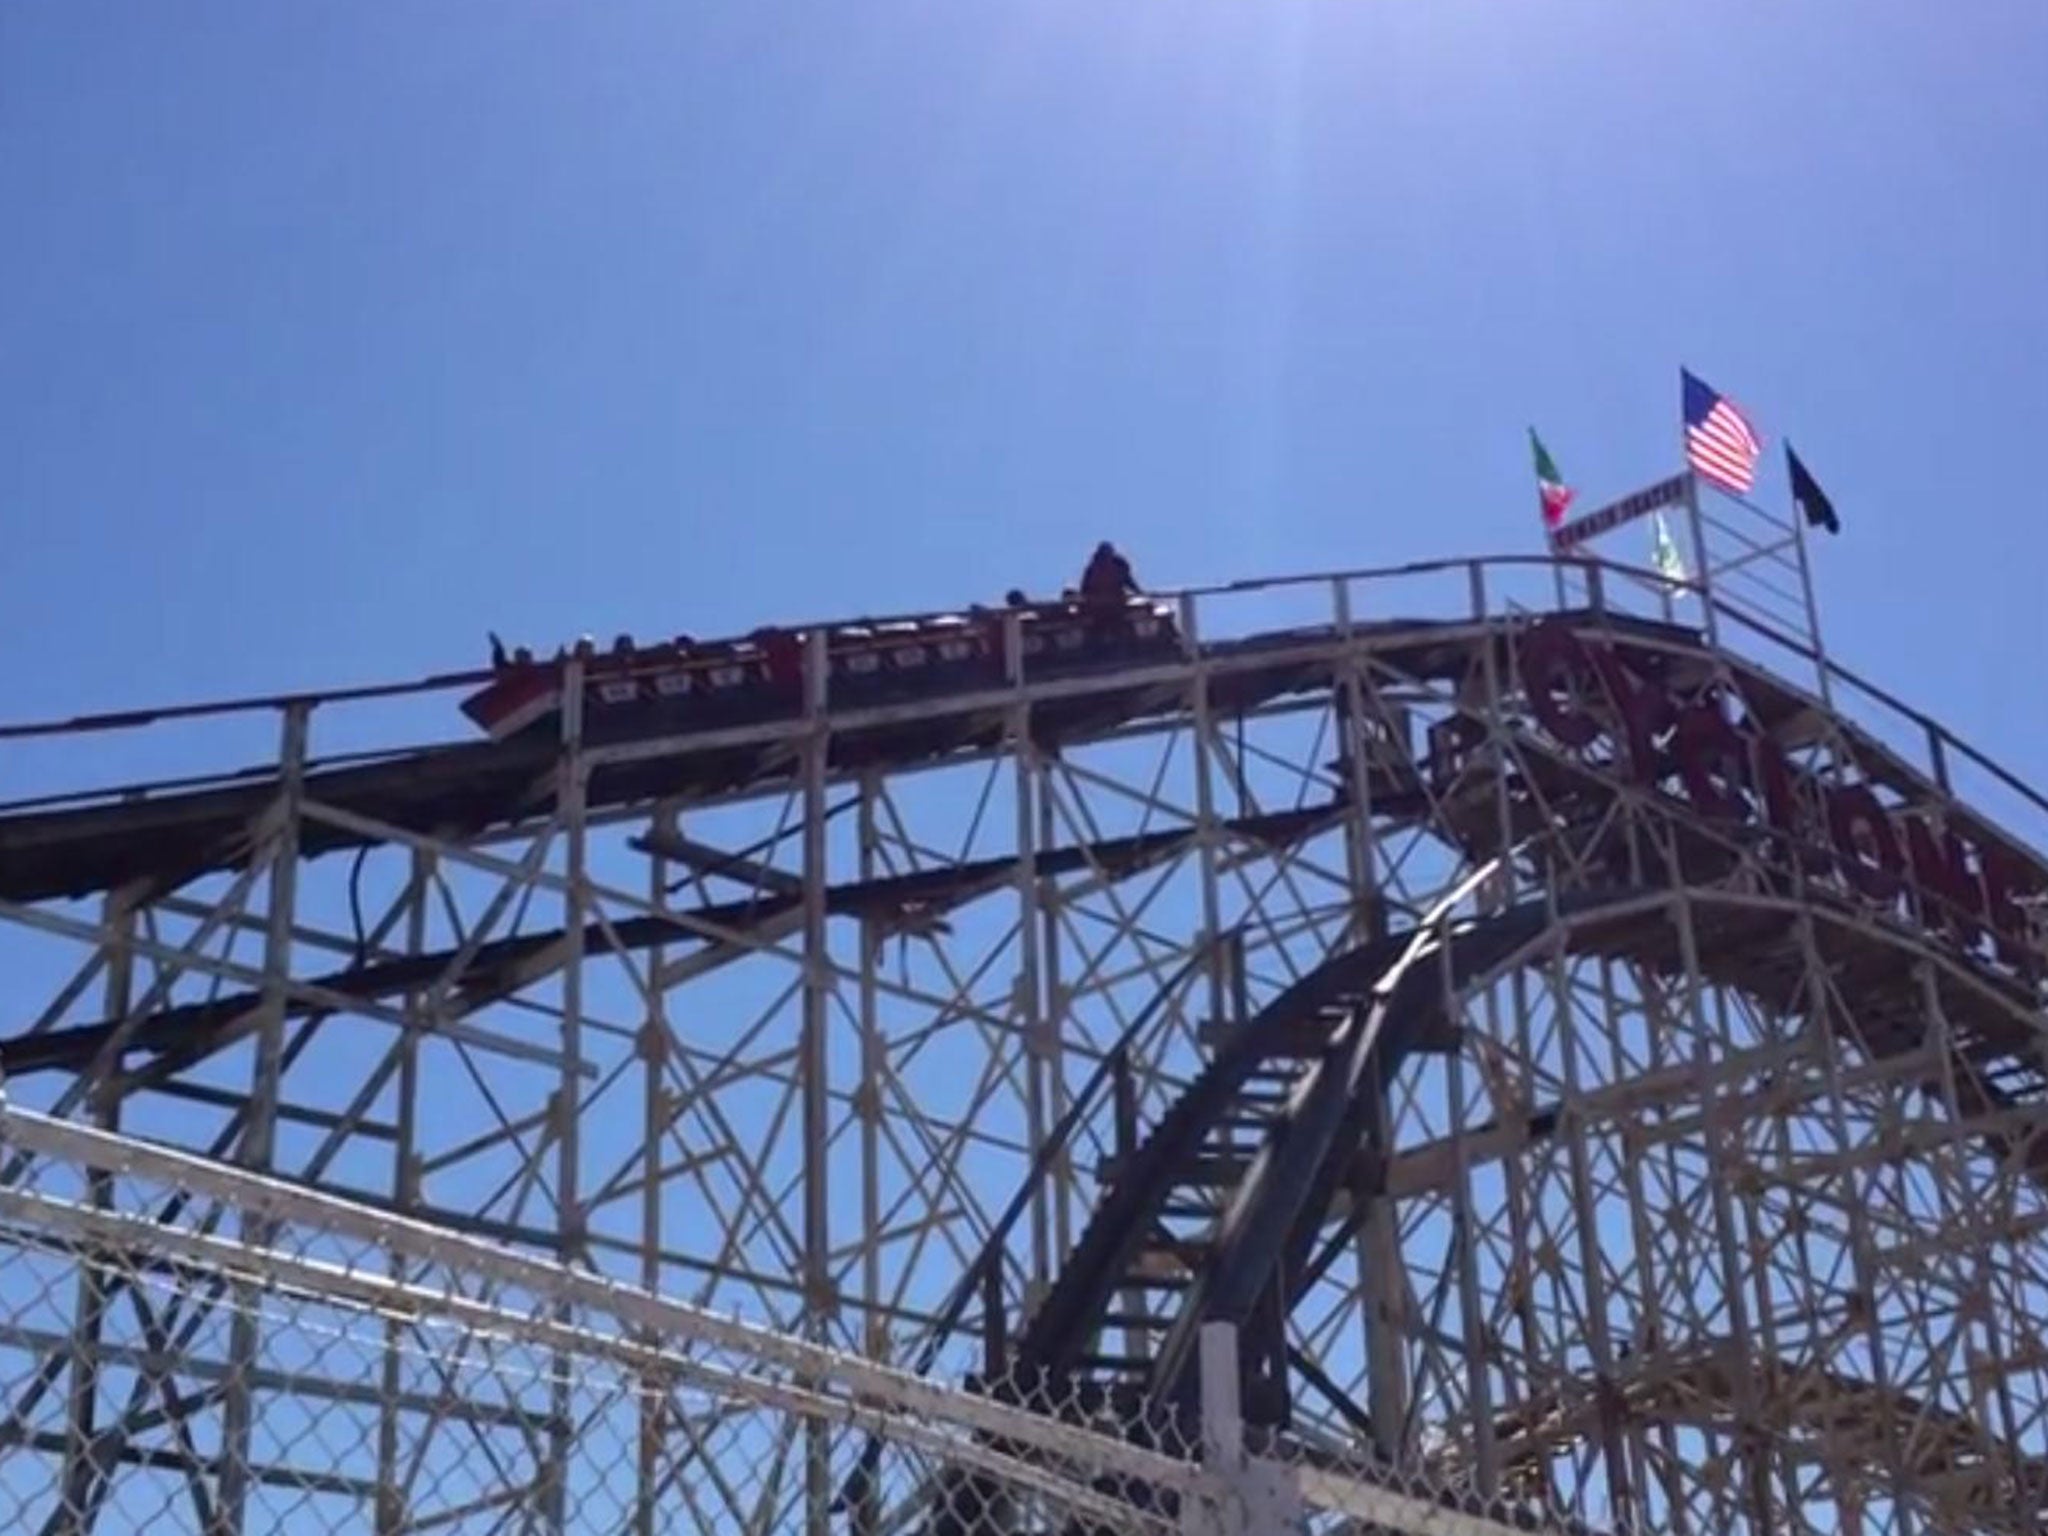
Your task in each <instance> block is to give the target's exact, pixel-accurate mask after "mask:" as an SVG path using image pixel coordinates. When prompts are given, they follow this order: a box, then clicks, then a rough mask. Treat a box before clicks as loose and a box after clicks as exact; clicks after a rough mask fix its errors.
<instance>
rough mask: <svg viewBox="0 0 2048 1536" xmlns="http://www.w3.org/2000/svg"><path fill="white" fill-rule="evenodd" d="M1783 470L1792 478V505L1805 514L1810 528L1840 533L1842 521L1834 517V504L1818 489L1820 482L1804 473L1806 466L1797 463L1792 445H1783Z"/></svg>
mask: <svg viewBox="0 0 2048 1536" xmlns="http://www.w3.org/2000/svg"><path fill="white" fill-rule="evenodd" d="M1785 468H1786V469H1787V471H1789V472H1790V474H1791V476H1792V503H1793V505H1794V506H1796V507H1798V508H1799V510H1800V511H1802V512H1804V513H1805V514H1806V521H1807V524H1808V525H1809V526H1810V527H1814V528H1825V529H1827V531H1828V532H1829V533H1840V532H1841V531H1842V520H1841V519H1840V518H1839V517H1837V516H1835V504H1834V503H1833V502H1831V501H1829V500H1828V493H1827V492H1826V491H1824V490H1822V489H1821V488H1820V482H1819V481H1818V480H1816V479H1814V478H1813V476H1812V475H1810V474H1808V473H1807V472H1806V466H1805V465H1804V464H1802V463H1800V462H1799V455H1798V454H1796V453H1794V452H1793V451H1792V445H1791V444H1790V443H1787V444H1786V445H1785Z"/></svg>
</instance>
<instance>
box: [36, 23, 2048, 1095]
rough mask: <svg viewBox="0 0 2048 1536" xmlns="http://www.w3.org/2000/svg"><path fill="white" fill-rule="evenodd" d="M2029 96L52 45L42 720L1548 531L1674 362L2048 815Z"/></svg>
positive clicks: (1067, 63) (1780, 82)
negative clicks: (1102, 559)
mask: <svg viewBox="0 0 2048 1536" xmlns="http://www.w3.org/2000/svg"><path fill="white" fill-rule="evenodd" d="M2044 81H2048V8H2044V7H2043V6H2042V5H2041V4H2040V0H1976V3H1974V4H1972V5H1968V6H1948V7H1940V6H1936V5H1932V4H1929V3H1926V0H1800V3H1797V4H1790V3H1786V0H1722V3H1720V4H1718V5H1711V6H1709V5H1691V6H1683V5H1679V4H1676V3H1668V0H1667V3H1637V4H1633V5H1630V4H1623V3H1619V0H1519V3H1518V0H1316V3H1300V0H835V3H813V4H810V5H795V4H789V3H783V0H607V3H606V4H604V5H601V6H598V5H590V6H573V5H567V4H553V5H543V4H535V3H530V0H498V3H493V4H490V5H483V4H470V5H461V6H458V5H438V6H429V5H418V4H416V5H400V4H391V3H374V0H333V3H311V0H307V3H299V4H293V5H274V4H258V3H253V0H252V3H243V4H229V3H221V0H213V3H205V4H189V5H180V6H169V5H146V4H128V5H118V6H117V5H110V4H103V3H90V0H85V3H63V4H60V3H54V0H48V3H32V0H17V3H13V4H6V5H0V210H4V211H5V221H6V222H5V236H4V238H0V295H4V300H0V535H4V539H0V592H4V594H5V597H6V612H7V618H8V623H7V625H6V627H5V629H4V631H0V720H10V721H11V720H21V719H32V718H42V717H48V716H56V715H68V714H72V713H78V712H87V711H95V710H112V709H122V708H128V707H133V706H138V705H144V704H150V703H158V702H167V701H174V700H182V699H191V698H200V697H218V696H224V695H234V694H242V693H251V692H272V691H277V690H283V689H294V688H315V687H320V686H325V685H340V684H347V683H356V682H367V681H374V680H381V679H387V678H400V677H409V676H416V675H420V674H424V673H427V672H432V671H441V670H446V669H450V668H456V667H464V666H469V665H473V664H477V663H480V662H481V660H482V657H483V636H484V632H485V630H486V629H487V628H496V629H498V630H500V631H501V632H503V633H504V634H506V635H507V636H508V637H510V638H512V639H515V640H523V641H530V642H533V643H536V644H539V645H542V646H550V645H552V644H553V643H554V642H556V641H558V640H560V639H564V638H567V637H570V636H573V635H574V634H576V633H577V632H579V631H583V630H589V631H592V632H595V633H597V634H599V635H609V634H611V633H614V632H616V631H619V630H631V631H635V632H638V633H641V634H643V635H644V634H654V633H672V632H675V631H678V630H687V631H690V632H692V633H695V634H698V635H712V634H717V633H720V632H722V631H744V630H748V629H752V628H753V627H755V626H756V625H759V624H762V623H767V622H772V621H775V620H777V619H791V618H802V617H812V616H817V615H820V614H835V613H845V614H857V613H862V612H876V611H891V610H904V609H911V608H923V607H933V608H938V607H950V606H954V605H958V604H962V603H965V602H967V601H971V600H977V599H978V600H992V599H994V598H996V597H998V596H1000V594H1001V593H1002V591H1003V590H1004V589H1005V588H1007V587H1009V586H1012V585H1022V586H1026V587H1031V588H1034V589H1039V590H1046V589H1051V588H1054V587H1057V586H1058V585H1060V584H1062V583H1063V582H1066V581H1069V580H1071V579H1072V578H1073V576H1074V575H1075V574H1076V572H1077V570H1078V567H1079V564H1080V561H1081V559H1082V558H1083V556H1084V555H1085V553H1086V551H1087V548H1088V547H1089V545H1090V544H1092V543H1093V542H1094V541H1095V540H1096V539H1097V538H1100V537H1104V536H1110V537H1114V538H1115V539H1117V540H1118V541H1119V542H1120V543H1122V544H1123V545H1124V546H1125V547H1126V548H1127V549H1128V550H1129V552H1130V553H1131V555H1132V556H1133V558H1134V560H1135V562H1136V564H1137V568H1138V572H1139V574H1140V576H1141V577H1143V578H1145V579H1147V580H1148V581H1150V582H1153V583H1156V584H1160V585H1169V584H1180V583H1193V582H1206V581H1222V580H1228V579H1231V578H1235V577H1248V576H1253V575H1260V574H1278V573H1285V572H1298V571H1311V570H1317V569H1326V568H1333V567H1358V566H1368V565H1385V564H1393V563H1397V562H1401V561H1406V560H1414V559H1424V558H1430V557H1434V556H1443V555H1463V554H1480V553H1491V552H1521V553H1534V552H1536V551H1537V550H1538V548H1539V546H1540V540H1539V528H1538V523H1537V516H1536V496H1535V491H1534V486H1533V483H1532V479H1531V474H1530V465H1529V457H1528V448H1527V443H1526V438H1525V435H1524V434H1525V430H1526V428H1527V427H1528V425H1530V424H1531V423H1534V424H1536V425H1538V426H1540V427H1541V429H1542V431H1543V434H1544V437H1545V439H1546V441H1547V442H1548V444H1549V446H1550V448H1551V449H1552V451H1553V452H1554V454H1555V455H1556V457H1557V459H1558V460H1559V462H1560V464H1561V466H1562V467H1563V470H1564V472H1565V474H1566V476H1567V477H1568V478H1569V479H1570V480H1571V481H1572V482H1573V483H1574V484H1576V485H1578V486H1579V487H1580V488H1581V491H1582V494H1583V495H1584V496H1585V498H1586V503H1585V504H1587V505H1590V504H1591V503H1592V502H1594V501H1598V500H1604V499H1605V498H1606V497H1607V496H1609V495H1611V494H1618V493H1621V492H1624V491H1627V490H1631V489H1633V488H1635V487H1637V486H1639V485H1641V484H1643V483H1645V482H1648V481H1650V480H1653V479H1656V478H1659V477H1661V476H1663V475H1665V474H1667V473H1669V472H1671V471H1672V470H1673V469H1674V468H1676V467H1677V466H1676V462H1675V460H1676V444H1677V436H1678V431H1677V410H1678V384H1677V371H1678V367H1679V365H1680V364H1681V363H1682V362H1683V363H1686V364H1689V365H1690V366H1691V367H1692V368H1694V369H1695V370H1696V371H1697V372H1699V373H1700V374H1701V375H1703V376H1704V377H1705V378H1707V379H1709V380H1710V381H1712V382H1713V383H1715V384H1716V385H1718V386H1719V387H1721V388H1722V389H1724V390H1726V391H1728V392H1730V393H1731V394H1733V395H1735V396H1736V397H1737V398H1739V399H1740V400H1741V401H1742V402H1743V403H1744V404H1745V405H1746V406H1747V407H1749V409H1750V410H1751V412H1752V414H1753V415H1754V416H1755V417H1756V418H1757V420H1758V422H1759V424H1760V425H1761V426H1762V427H1763V429H1764V430H1765V432H1766V433H1767V435H1768V436H1769V437H1770V438H1771V439H1772V457H1771V459H1770V460H1769V469H1768V477H1767V480H1766V482H1765V488H1764V492H1763V494H1764V498H1765V499H1766V500H1767V501H1769V502H1771V503H1772V504H1774V505H1781V504H1782V501H1783V489H1782V482H1781V476H1780V471H1779V469H1778V465H1777V459H1776V447H1777V444H1778V443H1779V442H1780V441H1782V439H1783V437H1784V436H1785V435H1786V434H1788V433H1789V434H1790V435H1791V436H1793V437H1794V438H1795V439H1796V440H1797V441H1798V442H1799V444H1800V446H1801V448H1802V450H1803V452H1804V454H1805V456H1806V457H1807V459H1808V461H1809V463H1810V464H1811V466H1812V467H1813V469H1814V470H1815V471H1816V473H1817V474H1818V475H1819V476H1820V477H1821V479H1822V481H1823V482H1824V483H1825V484H1826V485H1827V487H1828V489H1829V490H1830V491H1831V493H1832V494H1833V497H1834V500H1835V502H1836V505H1837V506H1838V508H1839V509H1840V511H1841V514H1842V516H1843V518H1844V520H1845V523H1846V525H1847V527H1846V532H1845V533H1844V534H1843V536H1842V537H1840V538H1838V539H1834V540H1823V541H1821V542H1820V543H1819V544H1818V546H1817V553H1818V557H1819V577H1818V579H1819V584H1820V590H1821V596H1822V601H1823V607H1824V614H1825V622H1826V625H1827V629H1828V638H1829V643H1830V647H1831V649H1832V650H1833V651H1834V652H1835V653H1836V654H1837V655H1838V656H1840V657H1842V658H1843V659H1845V660H1846V661H1847V662H1848V663H1849V664H1851V665H1853V666H1855V667H1856V668H1858V669H1859V670H1861V671H1863V672H1865V673H1866V674H1868V675H1870V676H1871V677H1873V678H1874V679H1876V680H1877V681H1879V682H1882V683H1884V684H1885V685H1887V686H1889V687H1891V688H1893V689H1894V690H1895V691H1896V692H1898V693H1899V694H1900V695H1902V696H1903V697H1905V698H1906V699H1908V700H1910V701H1913V702H1915V703H1918V704H1920V705H1922V706H1924V707H1927V708H1929V709H1931V710H1932V711H1933V712H1935V713H1937V714H1940V715H1942V716H1943V717H1944V718H1946V719H1948V720H1949V721H1950V722H1951V723H1952V724H1953V725H1954V726H1955V727H1957V728H1958V729H1959V730H1961V731H1962V732H1963V733H1964V734H1965V735H1967V736H1969V737H1971V738H1973V739H1974V740H1976V741H1978V742H1979V743H1980V744H1981V745H1983V746H1985V747H1986V748H1988V749H1989V750H1991V751H1992V752H1994V753H1995V754H1997V755H1998V756H2000V757H2001V758H2003V759H2005V760H2006V761H2008V762H2009V763H2011V764H2012V765H2013V766H2014V767H2015V768H2017V769H2018V770H2019V771H2021V772H2022V773H2024V774H2025V775H2026V776H2027V777H2029V778H2031V779H2033V780H2035V781H2036V782H2048V726H2044V725H2043V724H2042V711H2041V710H2040V708H2039V706H2038V703H2037V701H2036V699H2035V697H2034V696H2033V691H2032V689H2031V682H2032V678H2031V672H2030V670H2029V666H2030V663H2031V660H2032V657H2033V655H2034V652H2035V651H2037V650H2038V649H2040V648H2041V646H2042V643H2043V641H2044V640H2048V627H2044V623H2043V618H2042V597H2041V586H2042V578H2041V573H2042V572H2043V570H2044V569H2048V527H2044V521H2048V520H2044V518H2043V516H2042V510H2043V507H2044V504H2048V495H2044V492H2043V488H2042V484H2041V474H2040V470H2039V467H2038V459H2039V454H2038V451H2037V449H2036V446H2035V445H2036V441H2037V434H2038V433H2039V432H2040V430H2041V423H2042V422H2043V421H2044V420H2048V190H2044V187H2048V183H2044V180H2043V167H2044V166H2048V92H2044V91H2043V90H2042V83H2043V82H2044ZM1610 547H1611V548H1612V550H1613V552H1614V553H1615V554H1617V555H1618V556H1620V557H1623V558H1629V559H1637V560H1640V559H1643V558H1645V557H1646V556H1647V551H1648V535H1647V530H1646V529H1644V528H1642V527H1641V526H1640V525H1639V526H1638V527H1637V528H1636V529H1635V530H1633V531H1631V532H1630V533H1629V534H1626V535H1623V536H1621V537H1619V538H1617V539H1616V540H1614V541H1612V543H1611V545H1610ZM2016 684H2017V686H2015V685H2016ZM388 719H389V724H388V726H385V725H381V723H380V727H379V728H382V729H386V730H388V732H389V734H390V735H391V737H393V738H397V737H400V736H424V735H443V736H445V735H451V734H460V733H461V732H462V730H463V729H464V727H463V726H462V723H461V722H460V721H458V720H456V719H454V718H453V717H452V714H451V715H449V716H447V718H445V719H442V718H440V717H436V718H435V719H434V720H425V719H422V718H420V717H418V716H417V715H414V714H408V715H406V716H404V717H403V718H402V719H401V718H400V716H399V715H398V714H397V713H395V712H394V714H393V715H391V716H390V717H388ZM157 741H158V739H157V738H155V737H150V738H135V739H123V740H121V741H119V742H111V743H110V742H108V741H104V740H102V741H95V742H92V743H88V744H87V745H86V746H85V747H84V748H83V749H79V754H78V756H77V758H76V760H75V767H74V766H69V765H67V764H63V763H53V762H52V761H51V759H50V758H49V757H48V756H47V755H37V756H34V760H33V765H32V766H30V764H29V755H28V754H23V753H19V752H15V751H7V752H0V799H7V798H12V797H13V796H14V795H15V794H17V793H21V792H25V788H26V787H28V784H29V778H28V777H25V776H32V777H33V780H34V783H33V787H36V788H41V787H44V786H45V785H46V784H47V783H48V782H49V778H50V775H52V774H53V773H54V774H57V775H59V776H60V777H61V775H62V774H64V773H67V772H72V771H76V772H77V773H79V774H81V775H87V774H90V775H92V776H94V777H98V776H101V775H103V774H112V773H114V772H115V769H116V768H118V769H119V771H120V773H121V774H123V775H127V776H135V775H140V774H143V773H147V772H150V771H170V770H171V769H173V768H184V767H187V766H196V765H192V764H187V763H185V762H184V761H182V760H181V759H179V758H178V756H177V748H176V746H175V744H173V745H171V746H159V745H158V744H157ZM138 743H139V744H138ZM353 744H362V743H361V742H360V741H358V742H356V743H353ZM236 750H237V751H238V752H239V753H240V755H239V756H238V757H236V758H235V759H234V761H235V762H238V763H239V762H246V761H249V760H252V759H253V758H254V757H255V756H257V755H258V753H259V752H260V750H261V746H260V743H254V742H252V743H250V744H248V747H247V750H246V751H242V750H241V748H240V747H239V746H238V747H237V749H236ZM212 766H225V764H223V763H221V762H220V761H219V760H218V759H217V758H216V759H213V760H212ZM24 995H27V996H31V997H36V998H37V1000H38V1001H40V1000H41V997H42V996H43V995H46V994H37V993H35V991H34V989H33V988H29V989H27V990H26V991H25V993H24ZM16 1027H18V1022H17V1024H16V1025H9V1026H8V1027H7V1032H10V1033H11V1032H12V1031H13V1029H14V1028H16ZM627 1130H628V1131H630V1127H627Z"/></svg>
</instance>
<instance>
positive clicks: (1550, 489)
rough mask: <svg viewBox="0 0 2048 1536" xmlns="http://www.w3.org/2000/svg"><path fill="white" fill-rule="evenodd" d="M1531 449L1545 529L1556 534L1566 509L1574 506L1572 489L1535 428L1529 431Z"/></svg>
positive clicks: (1537, 493)
mask: <svg viewBox="0 0 2048 1536" xmlns="http://www.w3.org/2000/svg"><path fill="white" fill-rule="evenodd" d="M1529 447H1530V450H1531V451H1532V452H1533V453H1534V454H1535V456H1536V495H1537V497H1538V498H1539V499H1540V500H1541V501H1542V503H1543V527H1544V530H1545V531H1546V532H1548V533H1555V532H1557V530H1558V528H1559V527H1560V526H1561V525H1562V524H1563V522H1564V513H1565V508H1567V507H1569V506H1570V505H1571V504H1572V494H1573V492H1572V488H1571V487H1570V486H1568V485H1566V484H1565V483H1564V476H1563V475H1560V474H1559V473H1558V472H1557V464H1556V461H1555V460H1553V459H1552V458H1551V457H1550V450H1549V449H1548V448H1546V447H1544V446H1543V439H1542V438H1540V437H1538V436H1537V435H1536V429H1535V428H1534V427H1531V428H1530V429H1529Z"/></svg>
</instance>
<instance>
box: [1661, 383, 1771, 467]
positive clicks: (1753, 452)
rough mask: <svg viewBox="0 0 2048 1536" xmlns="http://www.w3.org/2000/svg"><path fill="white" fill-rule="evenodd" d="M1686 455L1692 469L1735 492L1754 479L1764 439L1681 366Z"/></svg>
mask: <svg viewBox="0 0 2048 1536" xmlns="http://www.w3.org/2000/svg"><path fill="white" fill-rule="evenodd" d="M1679 373H1680V375H1681V376H1682V377H1683V378H1684V380H1685V458H1686V462H1687V463H1688V464H1690V465H1691V466H1692V467H1693V469H1694V470H1695V471H1697V472H1698V473H1699V474H1701V475H1704V476H1705V477H1706V478H1707V479H1709V480H1711V481H1713V482H1714V484H1716V485H1718V486H1720V487H1721V489H1722V490H1724V491H1727V492H1729V493H1731V494H1733V495H1736V496H1744V495H1747V494H1748V493H1749V488H1750V487H1751V486H1752V485H1754V484H1755V483H1756V460H1757V455H1758V454H1760V453H1762V452H1763V447H1764V442H1763V439H1762V438H1761V437H1758V436H1757V432H1756V428H1755V427H1752V426H1751V425H1750V424H1749V418H1748V417H1747V416H1744V415H1743V414H1742V412H1741V411H1739V410H1737V409H1736V408H1735V402H1734V401H1732V400H1727V399H1724V398H1722V397H1721V396H1720V395H1718V394H1716V393H1715V392H1714V391H1713V390H1711V389H1709V388H1708V387H1707V386H1706V385H1704V384H1702V383H1701V382H1700V381H1699V380H1698V379H1696V378H1694V377H1693V376H1692V375H1691V374H1690V373H1687V372H1686V371H1685V370H1684V369H1682V368H1681V369H1680V370H1679Z"/></svg>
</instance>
